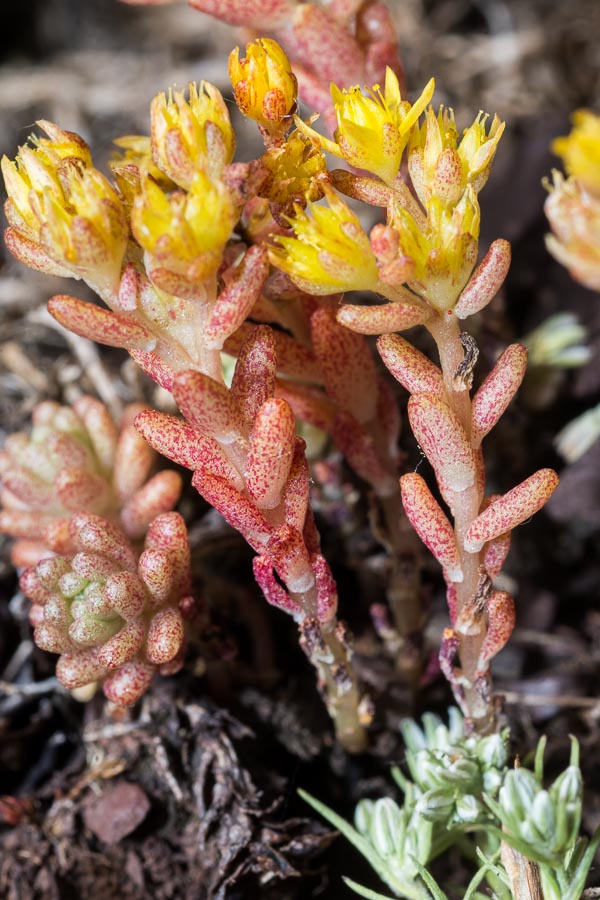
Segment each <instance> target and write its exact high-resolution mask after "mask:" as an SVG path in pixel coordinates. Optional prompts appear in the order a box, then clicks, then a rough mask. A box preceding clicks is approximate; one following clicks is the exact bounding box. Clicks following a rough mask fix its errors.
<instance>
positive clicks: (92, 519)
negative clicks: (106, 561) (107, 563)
mask: <svg viewBox="0 0 600 900" xmlns="http://www.w3.org/2000/svg"><path fill="white" fill-rule="evenodd" d="M69 531H70V534H71V539H72V541H73V543H74V544H75V545H76V546H77V547H78V548H79V549H81V550H91V551H92V553H101V554H102V555H104V556H108V557H110V558H111V559H114V560H116V561H117V562H119V563H121V565H122V566H123V568H125V569H129V570H130V571H135V566H136V554H135V551H134V549H133V547H132V546H131V544H130V543H129V540H128V539H127V537H126V536H125V534H123V532H122V531H121V530H120V529H119V528H117V526H116V525H113V524H112V522H109V521H108V520H107V519H103V518H102V517H101V516H91V515H88V514H86V513H77V514H76V515H75V516H73V517H72V518H71V519H70V521H69Z"/></svg>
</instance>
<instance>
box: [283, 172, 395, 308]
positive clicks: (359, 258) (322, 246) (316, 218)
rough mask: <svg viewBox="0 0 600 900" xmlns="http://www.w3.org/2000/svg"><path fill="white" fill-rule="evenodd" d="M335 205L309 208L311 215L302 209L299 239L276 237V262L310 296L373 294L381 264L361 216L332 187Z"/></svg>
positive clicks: (297, 222) (329, 197) (330, 195)
mask: <svg viewBox="0 0 600 900" xmlns="http://www.w3.org/2000/svg"><path fill="white" fill-rule="evenodd" d="M323 190H324V194H325V196H326V198H327V201H328V203H329V206H318V205H316V204H313V203H311V204H309V207H310V215H307V214H306V213H305V212H304V211H303V210H302V209H300V208H298V207H297V209H296V218H295V219H294V220H293V221H292V220H291V223H292V225H293V227H294V231H295V233H296V237H280V236H279V235H277V237H276V242H277V244H276V246H274V247H272V248H271V250H270V251H269V255H270V258H271V262H272V263H273V265H274V266H277V268H279V269H282V270H283V271H284V272H287V273H288V275H289V276H290V278H291V279H292V281H294V282H295V283H296V284H297V285H298V286H299V287H300V288H302V290H304V291H307V292H308V293H310V294H335V293H337V292H338V291H359V290H373V289H374V288H375V286H376V285H377V283H378V270H377V261H376V259H375V256H374V254H373V251H372V249H371V245H370V243H369V238H368V237H367V235H366V234H365V232H364V231H363V229H362V226H361V224H360V222H359V220H358V218H357V217H356V216H355V215H354V213H353V212H352V211H351V210H350V209H349V207H348V206H346V204H345V203H344V201H343V200H342V199H341V198H340V197H339V196H338V195H337V194H336V192H335V191H334V189H333V188H332V187H331V186H330V185H327V184H326V185H324V188H323Z"/></svg>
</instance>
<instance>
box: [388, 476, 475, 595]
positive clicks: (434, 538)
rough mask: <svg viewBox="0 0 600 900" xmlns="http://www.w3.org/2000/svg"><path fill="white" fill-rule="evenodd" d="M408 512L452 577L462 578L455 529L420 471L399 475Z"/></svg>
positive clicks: (454, 578)
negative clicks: (418, 473)
mask: <svg viewBox="0 0 600 900" xmlns="http://www.w3.org/2000/svg"><path fill="white" fill-rule="evenodd" d="M400 488H401V491H402V503H403V505H404V509H405V511H406V515H407V516H408V519H409V521H410V524H411V525H412V526H413V528H414V529H415V531H416V532H417V534H418V535H419V537H420V538H421V540H422V541H423V543H424V544H425V546H426V547H427V548H428V549H429V550H431V552H432V553H433V555H434V556H435V558H436V559H437V561H438V562H439V563H440V564H441V565H442V566H443V567H444V569H445V570H446V572H447V574H448V578H449V579H450V581H462V580H463V573H462V568H461V563H460V556H459V552H458V546H457V544H456V537H455V535H454V529H453V528H452V525H451V524H450V522H449V520H448V518H447V517H446V516H445V515H444V513H443V512H442V509H441V507H440V506H439V504H438V503H437V501H436V500H435V498H434V497H433V495H432V494H431V491H430V490H429V488H428V487H427V484H426V482H425V481H424V479H423V478H421V476H420V475H417V474H416V473H411V474H408V475H403V476H402V478H401V479H400Z"/></svg>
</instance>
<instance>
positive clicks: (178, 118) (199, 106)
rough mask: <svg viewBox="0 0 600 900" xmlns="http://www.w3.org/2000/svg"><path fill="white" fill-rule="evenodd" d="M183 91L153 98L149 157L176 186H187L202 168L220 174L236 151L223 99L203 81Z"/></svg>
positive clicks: (217, 175) (213, 87) (213, 88)
mask: <svg viewBox="0 0 600 900" xmlns="http://www.w3.org/2000/svg"><path fill="white" fill-rule="evenodd" d="M188 93H189V100H188V99H186V97H185V94H184V92H183V91H169V95H168V97H167V95H166V94H164V93H162V94H157V95H156V97H155V98H154V99H153V101H152V105H151V107H150V114H151V119H152V129H151V130H152V158H153V160H154V162H155V164H156V165H157V166H158V168H159V169H160V170H161V171H162V172H164V173H165V174H166V175H167V176H168V177H169V178H170V179H171V180H172V181H174V182H175V184H177V185H179V187H182V188H185V189H188V188H189V187H190V185H191V183H192V179H193V177H194V174H195V173H196V172H197V171H198V170H199V169H204V170H205V171H206V172H207V173H208V174H209V175H211V176H213V177H216V178H218V177H220V175H221V173H222V171H223V167H224V166H225V165H227V164H228V163H230V162H231V160H232V159H233V154H234V152H235V134H234V132H233V128H232V127H231V122H230V120H229V113H228V111H227V106H226V105H225V101H224V100H223V97H222V96H221V93H220V91H218V90H217V88H216V87H215V86H214V85H212V84H209V83H208V82H206V81H201V82H200V87H198V85H197V84H196V83H195V82H193V81H192V82H190V84H189V85H188Z"/></svg>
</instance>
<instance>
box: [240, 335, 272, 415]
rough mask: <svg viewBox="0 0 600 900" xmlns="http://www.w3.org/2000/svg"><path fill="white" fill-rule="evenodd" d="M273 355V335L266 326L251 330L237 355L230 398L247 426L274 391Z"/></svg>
mask: <svg viewBox="0 0 600 900" xmlns="http://www.w3.org/2000/svg"><path fill="white" fill-rule="evenodd" d="M276 371H277V352H276V348H275V338H274V334H273V331H272V330H271V329H270V328H268V327H267V326H266V325H259V326H257V327H255V328H253V329H252V330H251V331H250V333H249V336H248V338H247V339H246V341H245V342H244V344H243V345H242V346H241V348H240V351H239V353H238V359H237V363H236V366H235V371H234V373H233V380H232V382H231V396H232V398H233V400H234V402H235V404H236V406H237V407H238V409H239V410H240V411H241V414H242V418H243V419H244V421H245V422H246V424H247V425H249V426H251V425H252V423H253V422H254V418H255V416H256V413H257V412H258V410H259V409H260V407H261V406H262V404H263V403H264V402H265V400H268V399H269V398H270V397H272V396H273V393H274V391H275V372H276Z"/></svg>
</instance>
